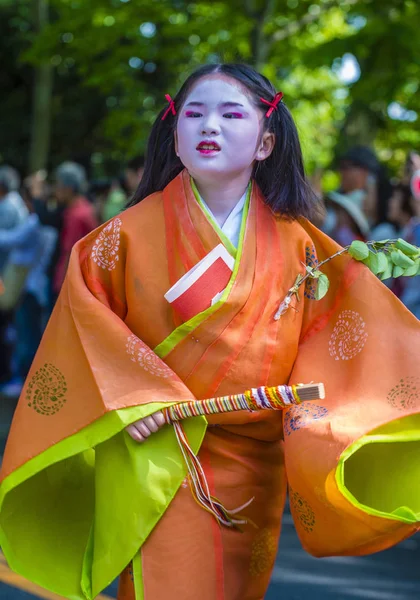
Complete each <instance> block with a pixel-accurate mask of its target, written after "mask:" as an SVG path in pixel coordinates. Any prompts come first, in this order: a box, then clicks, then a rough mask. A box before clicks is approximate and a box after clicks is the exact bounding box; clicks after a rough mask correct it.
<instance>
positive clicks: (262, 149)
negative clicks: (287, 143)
mask: <svg viewBox="0 0 420 600" xmlns="http://www.w3.org/2000/svg"><path fill="white" fill-rule="evenodd" d="M275 143H276V138H275V135H274V133H271V132H270V131H266V132H265V133H263V136H262V138H261V142H260V144H259V146H258V150H257V153H256V155H255V160H265V159H266V158H268V157H269V156H270V154H271V153H272V152H273V149H274V144H275Z"/></svg>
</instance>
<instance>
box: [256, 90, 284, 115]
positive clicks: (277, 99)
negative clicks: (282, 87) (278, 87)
mask: <svg viewBox="0 0 420 600" xmlns="http://www.w3.org/2000/svg"><path fill="white" fill-rule="evenodd" d="M283 96H284V94H283V92H277V94H276V95H275V96H274V98H273V99H272V101H271V102H270V100H265V99H264V98H260V100H261V102H264V104H267V105H268V106H269V107H270V108H269V109H268V110H267V112H266V113H265V116H266V117H271V115H272V113H273V112H274V111H275V110H277V107H278V105H279V104H280V102H281V99H282V98H283Z"/></svg>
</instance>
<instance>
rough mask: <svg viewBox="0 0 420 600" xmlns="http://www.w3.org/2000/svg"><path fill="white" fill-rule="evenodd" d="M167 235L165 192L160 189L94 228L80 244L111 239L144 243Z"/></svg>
mask: <svg viewBox="0 0 420 600" xmlns="http://www.w3.org/2000/svg"><path fill="white" fill-rule="evenodd" d="M164 235H165V224H164V214H163V203H162V193H161V192H156V193H155V194H152V195H150V196H148V197H147V198H145V199H144V200H142V201H141V202H139V204H136V205H135V206H131V207H130V208H127V209H126V210H124V211H123V212H121V213H120V214H119V215H117V216H116V217H113V218H112V219H110V220H109V221H107V222H106V223H104V224H102V225H100V226H99V227H97V228H96V229H94V230H93V231H91V232H90V233H89V234H88V235H86V236H85V237H84V238H83V239H82V240H81V241H80V244H81V245H83V246H85V247H86V246H90V247H93V246H94V245H97V244H98V243H99V242H101V243H103V242H105V241H107V242H108V243H112V244H113V245H115V244H117V245H118V246H123V247H126V246H128V245H129V244H130V243H132V244H135V245H136V247H141V246H142V245H144V244H145V243H146V244H147V243H148V242H149V241H151V240H155V241H156V238H157V237H159V236H162V237H164Z"/></svg>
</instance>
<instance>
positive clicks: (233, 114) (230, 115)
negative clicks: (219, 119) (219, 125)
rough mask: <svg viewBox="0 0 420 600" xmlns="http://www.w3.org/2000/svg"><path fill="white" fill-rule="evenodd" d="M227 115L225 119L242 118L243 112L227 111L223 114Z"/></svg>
mask: <svg viewBox="0 0 420 600" xmlns="http://www.w3.org/2000/svg"><path fill="white" fill-rule="evenodd" d="M223 116H224V117H225V119H242V116H243V115H241V113H237V112H229V113H225V114H224V115H223Z"/></svg>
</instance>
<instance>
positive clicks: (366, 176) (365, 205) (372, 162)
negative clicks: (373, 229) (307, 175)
mask: <svg viewBox="0 0 420 600" xmlns="http://www.w3.org/2000/svg"><path fill="white" fill-rule="evenodd" d="M338 171H339V174H340V188H339V190H338V192H339V193H341V194H345V195H347V194H351V193H352V192H355V191H356V190H357V191H358V192H359V193H360V194H361V196H362V209H363V212H364V213H365V215H366V217H367V219H368V221H369V225H370V226H372V225H373V224H374V223H375V222H376V220H377V180H378V176H379V172H380V164H379V161H378V159H377V157H376V154H375V153H374V151H373V150H371V148H368V147H367V146H353V148H350V150H348V151H347V152H346V153H345V154H343V155H342V156H341V157H340V159H339V162H338Z"/></svg>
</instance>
